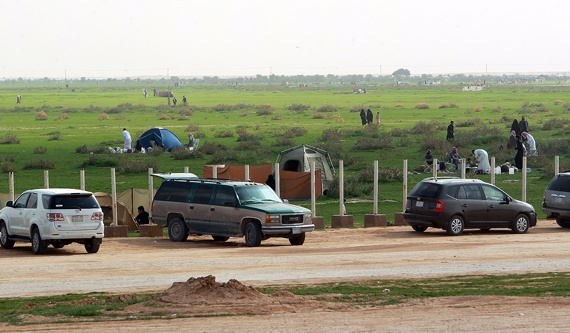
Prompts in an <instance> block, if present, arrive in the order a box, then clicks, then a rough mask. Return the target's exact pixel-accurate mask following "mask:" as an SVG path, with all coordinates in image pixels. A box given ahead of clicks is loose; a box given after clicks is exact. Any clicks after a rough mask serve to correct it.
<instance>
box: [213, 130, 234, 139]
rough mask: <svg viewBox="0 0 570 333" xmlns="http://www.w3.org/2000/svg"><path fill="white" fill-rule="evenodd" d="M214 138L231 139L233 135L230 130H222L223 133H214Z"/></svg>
mask: <svg viewBox="0 0 570 333" xmlns="http://www.w3.org/2000/svg"><path fill="white" fill-rule="evenodd" d="M214 136H215V137H216V138H233V136H234V133H233V132H232V131H230V130H223V131H219V132H216V134H214Z"/></svg>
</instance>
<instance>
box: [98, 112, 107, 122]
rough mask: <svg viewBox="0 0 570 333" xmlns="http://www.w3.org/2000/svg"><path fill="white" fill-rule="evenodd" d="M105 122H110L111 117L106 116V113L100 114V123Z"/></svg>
mask: <svg viewBox="0 0 570 333" xmlns="http://www.w3.org/2000/svg"><path fill="white" fill-rule="evenodd" d="M103 120H109V115H108V114H106V113H105V112H103V113H101V114H99V121H103Z"/></svg>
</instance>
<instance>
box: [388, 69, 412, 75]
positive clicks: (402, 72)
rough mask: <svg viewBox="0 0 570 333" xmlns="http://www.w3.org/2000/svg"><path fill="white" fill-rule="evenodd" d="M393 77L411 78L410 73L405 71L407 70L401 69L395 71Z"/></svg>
mask: <svg viewBox="0 0 570 333" xmlns="http://www.w3.org/2000/svg"><path fill="white" fill-rule="evenodd" d="M392 75H393V76H410V71H409V70H407V69H405V68H400V69H398V70H396V71H394V73H392Z"/></svg>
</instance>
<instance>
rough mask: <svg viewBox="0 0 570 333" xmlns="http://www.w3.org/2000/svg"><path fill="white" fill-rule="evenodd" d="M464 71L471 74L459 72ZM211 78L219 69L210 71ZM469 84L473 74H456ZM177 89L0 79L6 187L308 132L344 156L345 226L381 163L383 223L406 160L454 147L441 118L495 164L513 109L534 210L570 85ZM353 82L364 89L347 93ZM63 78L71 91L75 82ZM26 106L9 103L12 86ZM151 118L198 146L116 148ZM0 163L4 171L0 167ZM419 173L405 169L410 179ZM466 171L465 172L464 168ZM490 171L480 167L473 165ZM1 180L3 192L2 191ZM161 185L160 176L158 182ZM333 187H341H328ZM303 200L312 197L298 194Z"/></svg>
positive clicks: (212, 160)
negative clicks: (370, 121) (366, 119)
mask: <svg viewBox="0 0 570 333" xmlns="http://www.w3.org/2000/svg"><path fill="white" fill-rule="evenodd" d="M466 79H469V78H466ZM210 82H215V80H213V81H210ZM466 84H469V83H466ZM143 87H146V88H147V90H149V91H152V89H153V88H154V87H156V88H157V90H159V91H166V90H167V89H168V87H171V90H172V92H173V93H174V95H175V96H177V97H179V98H178V100H181V98H180V96H182V95H185V96H186V97H187V98H188V103H189V104H188V105H181V104H180V103H179V104H178V105H176V106H173V105H171V106H168V104H167V98H161V97H153V96H152V94H150V96H149V97H147V98H144V97H143V96H142V94H141V89H142V88H143ZM172 87H173V84H172V82H165V81H157V82H150V81H144V82H143V81H135V80H126V81H116V80H106V81H90V80H82V81H76V82H71V83H70V85H69V88H66V87H65V83H63V82H56V81H46V82H41V81H40V82H37V81H33V82H28V81H24V80H18V81H15V82H14V81H5V82H0V120H1V124H2V125H1V126H2V129H3V130H4V134H3V135H2V136H0V171H1V172H2V174H4V177H5V179H7V174H6V173H7V172H10V171H14V172H15V191H16V192H17V193H20V192H22V191H24V190H26V189H29V188H34V187H43V184H44V179H43V170H49V175H50V186H51V187H79V172H80V169H85V171H86V187H87V189H88V190H90V191H103V192H110V191H111V188H110V186H111V185H110V184H111V174H110V170H109V168H111V167H114V168H116V169H117V183H118V188H117V190H118V191H123V190H125V189H128V188H147V187H148V185H147V181H148V176H147V170H148V168H149V167H152V168H153V170H154V171H155V172H181V171H182V170H184V167H189V169H190V171H191V172H194V173H196V174H198V175H202V174H203V168H204V165H205V164H221V163H234V164H254V163H274V162H275V160H276V158H277V155H278V154H279V152H280V151H281V150H284V149H286V148H290V147H292V146H294V145H297V144H301V143H306V144H310V145H314V146H318V147H321V148H324V149H326V150H327V151H328V152H329V153H330V154H331V156H332V158H333V162H334V163H338V160H340V159H342V160H343V161H344V167H345V197H346V198H347V204H346V207H347V211H348V214H351V215H353V216H354V220H355V225H357V226H360V225H362V223H363V216H364V214H368V213H371V212H372V211H373V207H372V202H371V200H372V184H371V182H372V180H373V176H372V169H373V162H374V161H375V160H378V161H379V165H380V174H381V176H380V184H379V186H380V191H379V193H380V203H379V212H380V213H383V214H387V215H388V219H389V220H390V221H392V220H393V215H394V212H399V211H401V210H402V183H401V179H402V176H403V175H402V165H403V160H404V159H407V160H408V166H409V170H410V171H414V170H419V166H420V165H421V164H423V156H424V154H425V151H426V149H428V148H429V149H431V150H432V151H433V154H434V157H435V158H438V159H442V158H443V157H444V156H445V154H446V153H447V152H448V151H449V150H450V148H451V144H450V143H448V142H447V141H446V140H445V128H446V126H447V124H448V123H449V121H450V120H454V121H455V124H456V141H455V143H454V144H455V145H456V146H458V147H459V153H460V154H461V155H462V156H463V157H466V156H468V155H469V153H470V151H471V150H472V149H476V148H483V149H485V150H487V151H488V152H489V155H490V156H495V158H496V163H497V165H498V164H501V163H502V162H504V161H505V160H507V159H509V160H511V162H512V160H513V158H514V151H510V150H507V149H506V148H505V146H506V143H507V139H508V136H509V132H510V131H509V129H510V125H511V122H512V120H513V119H515V118H516V119H520V117H521V116H522V115H524V116H525V117H526V118H527V120H528V121H529V124H530V131H531V132H532V134H533V135H534V137H535V139H536V140H537V145H538V151H539V154H540V155H539V156H538V157H533V158H529V160H528V167H530V168H531V169H532V172H531V173H529V178H528V182H527V201H528V202H530V203H531V204H533V205H534V206H535V208H537V209H538V211H539V217H540V214H541V213H540V205H541V201H542V195H543V191H544V188H545V186H546V184H547V183H548V181H549V180H550V178H551V177H552V175H553V170H554V156H555V155H560V156H561V169H562V170H565V169H570V162H568V157H569V156H570V143H569V142H568V140H565V139H564V137H565V136H567V134H568V132H569V131H570V130H569V128H570V127H569V126H570V117H569V116H568V110H569V109H570V102H569V101H568V100H567V96H568V92H570V86H566V85H561V84H559V83H558V82H544V83H537V84H534V85H531V84H506V83H502V82H495V83H490V84H487V86H486V87H485V89H483V90H482V91H476V92H475V91H470V92H465V91H462V87H463V84H461V83H444V84H441V85H425V84H422V85H415V84H414V85H412V84H409V85H396V84H393V83H375V84H372V83H366V82H363V83H362V84H359V85H356V86H355V85H342V84H333V83H328V84H324V83H319V84H313V85H311V84H309V85H308V86H307V87H303V88H300V87H297V86H296V85H290V86H285V85H281V84H277V83H276V84H253V83H248V82H239V83H237V84H232V85H223V84H208V83H204V82H197V81H189V82H186V83H185V84H180V85H179V86H178V87H174V88H172ZM354 87H357V88H365V89H366V92H367V93H366V94H357V93H354V92H353V90H354ZM72 88H73V89H75V91H72ZM17 94H21V95H22V103H20V104H16V97H15V96H16V95H17ZM362 108H364V109H368V108H370V109H371V110H372V111H373V113H374V114H376V112H380V114H381V124H380V126H376V125H373V126H364V127H363V126H362V125H361V123H360V117H359V111H360V109H362ZM152 126H161V127H165V128H168V129H170V130H172V131H173V132H174V133H175V134H177V135H178V136H179V137H180V138H181V139H182V140H185V138H186V132H187V131H192V132H193V133H194V136H195V137H196V138H198V139H200V149H199V150H198V151H197V152H196V153H194V154H187V153H185V152H184V151H175V152H173V153H169V152H162V151H155V152H153V154H112V153H111V151H110V150H109V149H108V148H109V147H111V148H113V147H122V136H121V131H122V128H123V127H126V128H127V129H129V131H130V132H131V135H132V136H133V138H134V139H136V138H137V137H138V136H139V135H140V134H142V133H143V132H144V131H145V130H147V129H148V128H150V127H152ZM2 174H0V179H1V178H2V177H3V176H2ZM428 176H430V175H429V174H410V175H409V177H408V189H411V187H412V186H413V185H415V184H416V183H417V182H418V181H419V180H420V179H422V178H424V177H428ZM472 177H473V176H472ZM476 177H477V178H481V179H483V180H485V181H489V180H490V177H489V176H487V175H483V176H476ZM496 183H497V185H499V186H500V187H501V188H503V189H505V190H506V191H507V192H509V193H510V194H511V195H513V196H514V197H515V198H519V199H520V198H521V197H522V186H521V174H520V173H519V174H515V175H499V176H497V181H496ZM7 184H8V182H7V181H2V182H0V192H5V193H6V192H8V185H7ZM155 186H158V183H157V184H155ZM331 193H333V195H332V196H331V197H322V198H320V199H319V200H318V205H317V215H319V216H324V217H325V221H327V222H328V221H330V216H331V215H333V214H338V213H339V205H338V199H337V198H336V197H335V196H334V191H332V192H331ZM337 193H338V190H337ZM296 203H297V204H300V205H303V206H306V207H309V206H310V203H309V202H296Z"/></svg>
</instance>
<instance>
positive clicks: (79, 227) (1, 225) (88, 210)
mask: <svg viewBox="0 0 570 333" xmlns="http://www.w3.org/2000/svg"><path fill="white" fill-rule="evenodd" d="M103 236H104V226H103V211H102V210H101V207H100V206H99V203H98V202H97V199H95V197H94V196H93V193H91V192H86V191H81V190H74V189H68V188H60V189H56V188H52V189H37V190H28V191H25V192H24V193H22V194H21V195H20V196H19V197H18V199H17V200H16V201H15V202H12V201H8V202H7V203H6V207H4V208H2V210H0V245H1V246H2V247H3V248H5V249H11V248H12V247H14V243H15V242H17V241H22V242H31V243H32V251H33V252H34V253H35V254H42V253H45V252H46V251H47V247H48V245H50V244H51V245H53V247H54V248H62V247H64V246H65V245H68V244H71V243H73V242H76V243H81V244H84V245H85V250H87V252H88V253H96V252H97V251H99V247H100V246H101V242H102V241H103Z"/></svg>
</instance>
